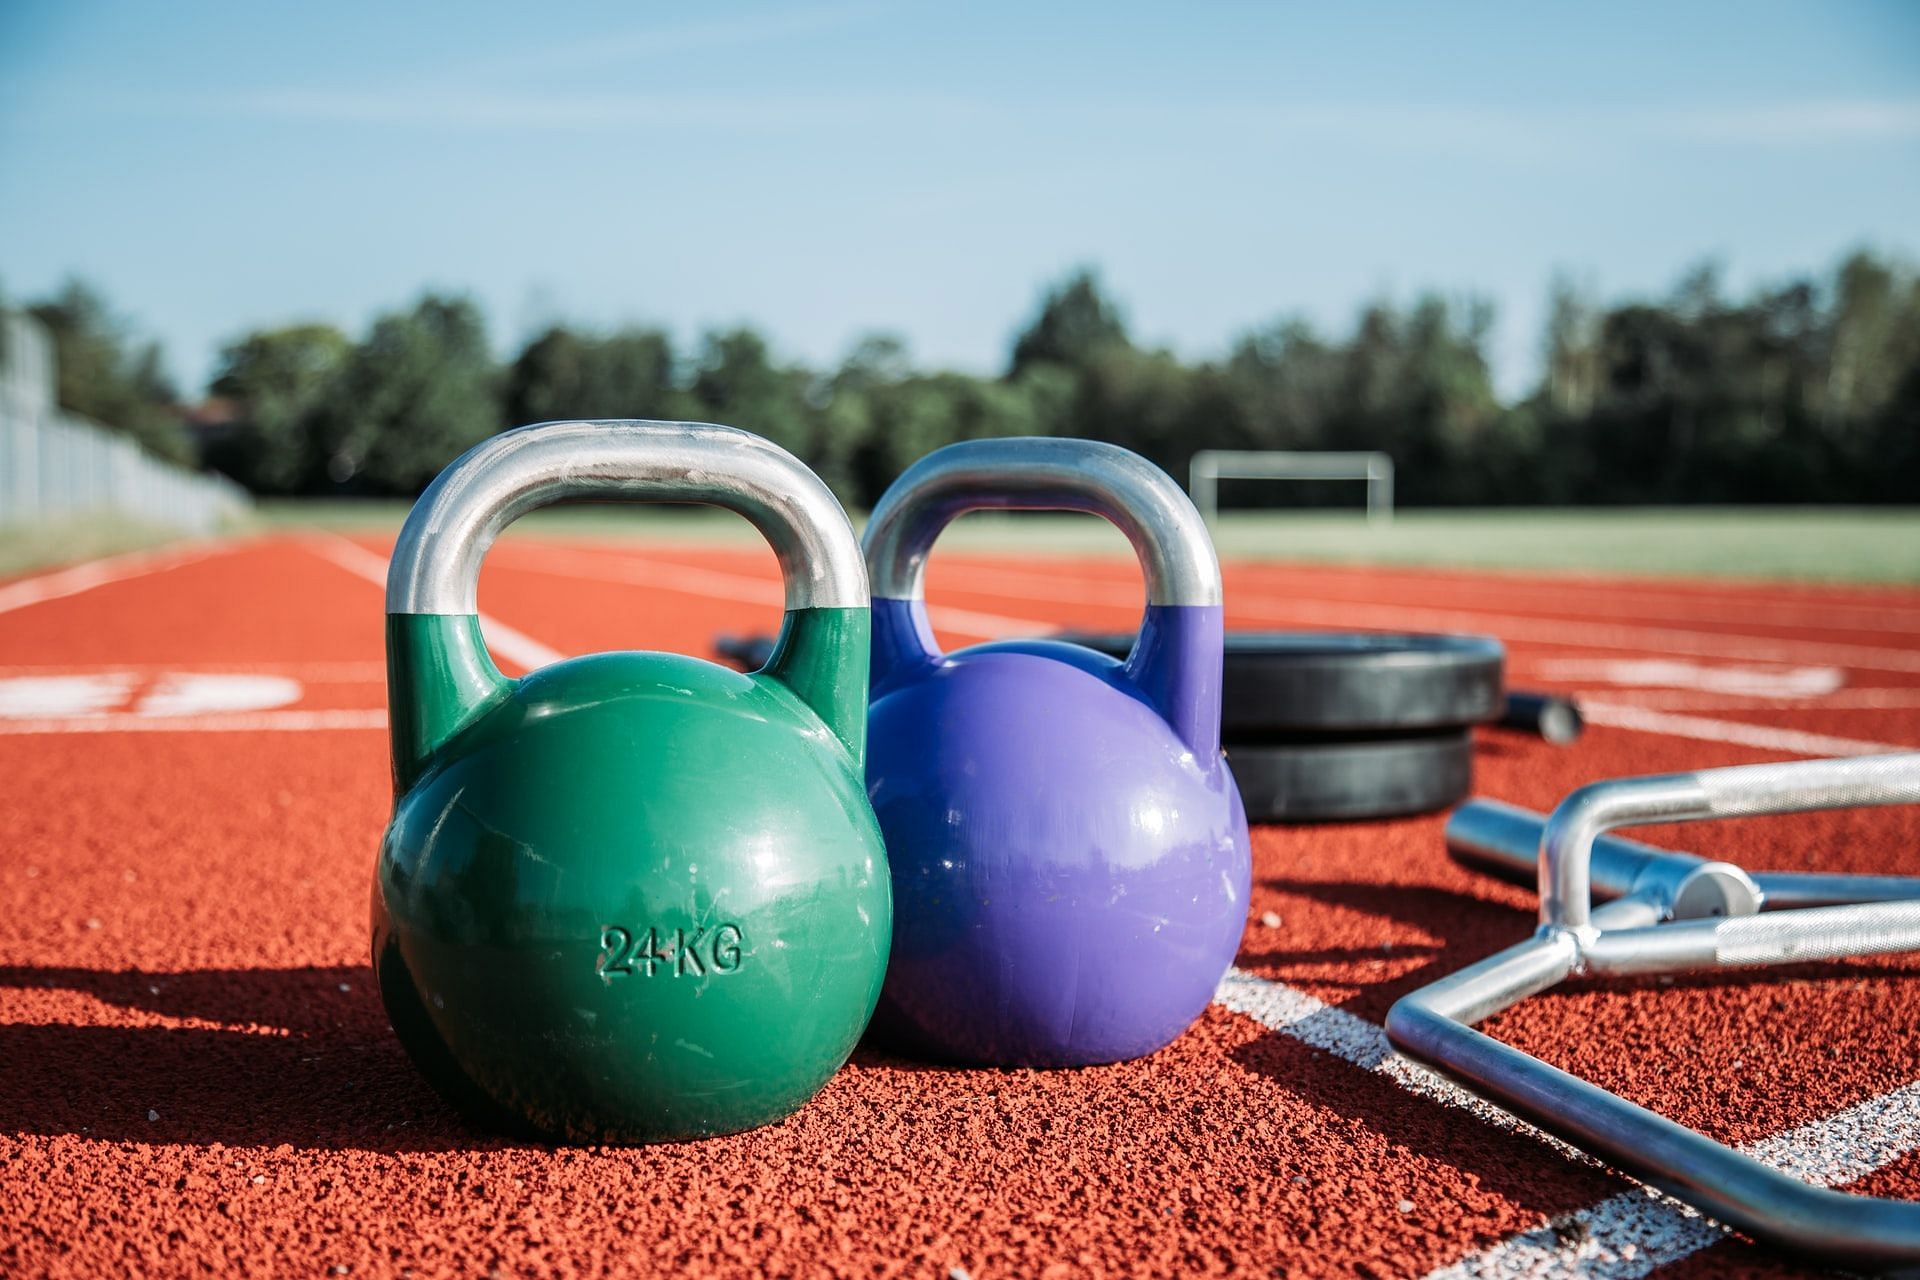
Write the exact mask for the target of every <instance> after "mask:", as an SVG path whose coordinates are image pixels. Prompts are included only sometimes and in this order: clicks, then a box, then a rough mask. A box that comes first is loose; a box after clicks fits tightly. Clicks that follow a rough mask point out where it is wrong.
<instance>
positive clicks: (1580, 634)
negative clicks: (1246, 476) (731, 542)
mask: <svg viewBox="0 0 1920 1280" xmlns="http://www.w3.org/2000/svg"><path fill="white" fill-rule="evenodd" d="M519 550H520V551H521V552H522V553H523V554H524V555H525V556H526V557H528V558H532V559H538V558H545V557H570V558H571V559H572V560H573V561H574V562H575V564H576V565H577V564H578V562H580V561H589V562H598V565H597V566H596V568H594V569H593V570H591V571H590V570H587V569H583V568H576V570H575V572H574V573H572V574H569V575H568V576H580V577H587V578H600V579H602V580H608V581H621V580H626V581H638V580H639V579H638V577H634V578H626V579H621V578H613V577H610V576H609V566H608V565H607V561H608V560H609V559H612V560H613V561H614V563H615V564H616V565H619V566H622V567H628V566H637V567H636V568H635V573H636V574H638V573H646V572H657V571H660V570H662V569H668V568H676V567H677V566H668V565H663V564H661V563H660V562H658V561H654V560H650V559H648V558H647V557H645V556H641V555H635V554H633V553H631V552H627V551H624V550H623V551H617V552H607V553H604V554H596V553H593V552H587V551H577V550H553V549H549V548H545V547H539V546H532V545H529V544H526V543H522V544H520V546H519ZM527 567H532V566H527ZM694 572H697V573H700V574H718V575H720V576H722V577H725V578H729V579H734V580H737V581H740V582H754V581H764V579H759V578H754V577H752V576H750V575H746V574H733V573H727V572H725V571H722V570H708V569H701V570H696V571H694ZM929 576H930V577H932V578H933V579H934V580H935V581H944V582H947V583H948V584H950V585H951V584H953V582H954V580H955V579H956V578H959V579H962V580H966V581H971V582H972V583H973V584H974V585H972V586H961V587H960V588H959V589H960V590H963V591H969V592H971V593H973V594H980V595H1002V596H1013V597H1015V598H1017V599H1027V600H1045V601H1049V602H1056V603H1059V602H1072V603H1081V604H1095V605H1103V606H1109V607H1112V608H1125V609H1130V610H1138V609H1140V608H1141V607H1142V605H1143V604H1144V602H1145V598H1146V597H1145V592H1144V589H1143V588H1141V587H1140V586H1138V585H1135V584H1129V585H1125V586H1121V585H1119V584H1108V583H1101V582H1094V581H1089V580H1087V579H1078V580H1075V579H1060V578H1055V577H1050V576H1047V575H1044V574H1039V573H1033V572H1029V571H1025V570H1020V569H989V568H986V567H983V566H972V565H946V566H944V567H942V568H941V569H940V570H939V571H938V573H936V574H931V575H929ZM688 581H691V579H688ZM1730 607H1731V606H1730ZM1228 612H1229V613H1231V614H1238V615H1241V616H1248V615H1251V616H1253V617H1255V618H1257V619H1258V620H1260V621H1262V622H1293V623H1313V624H1324V625H1330V626H1335V627H1354V626H1361V627H1373V628H1376V629H1381V630H1408V629H1423V630H1431V631H1454V630H1468V631H1486V630H1494V631H1497V632H1498V633H1499V634H1500V635H1501V636H1503V637H1506V638H1511V639H1515V640H1525V641H1527V642H1529V643H1532V644H1542V645H1549V646H1553V647H1557V648H1575V649H1589V650H1592V649H1626V650H1631V651H1638V652H1642V653H1658V654H1668V655H1676V656H1686V657H1709V658H1728V657H1739V658H1745V659H1748V660H1752V661H1760V662H1777V663H1790V664H1804V663H1824V664H1826V665H1838V666H1848V667H1853V668H1855V669H1859V670H1878V671H1897V672H1906V673H1920V649H1912V650H1909V649H1889V648H1883V647H1880V646H1875V645H1855V644H1847V643H1844V642H1839V641H1816V640H1792V639H1773V638H1770V637H1766V636H1752V635H1741V634H1739V633H1735V632H1718V631H1687V630H1683V629H1676V628H1671V627H1640V626H1629V625H1623V624H1620V623H1614V622H1600V621H1584V620H1579V619H1574V618H1561V619H1555V618H1540V617H1532V616H1527V615H1518V614H1500V613H1487V612H1482V611H1478V610H1467V609H1446V608H1441V607H1434V606H1424V605H1389V604H1378V603H1357V602H1353V601H1342V600H1327V599H1318V598H1314V597H1311V596H1286V597H1285V598H1283V599H1275V598H1274V597H1272V596H1270V595H1266V594H1265V593H1263V592H1259V591H1247V590H1244V589H1242V590H1235V591H1233V592H1232V593H1231V594H1230V597H1229V604H1228ZM987 616H993V615H987ZM1039 625H1045V626H1047V627H1053V628H1057V627H1059V626H1060V625H1061V624H1059V623H1045V624H1039ZM953 629H954V630H957V631H959V630H963V629H962V628H958V627H955V628H953ZM964 634H968V635H978V634H982V633H980V632H975V631H964ZM1002 634H1004V633H1002ZM992 638H998V637H997V636H995V637H992Z"/></svg>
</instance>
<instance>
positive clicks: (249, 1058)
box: [0, 966, 513, 1152]
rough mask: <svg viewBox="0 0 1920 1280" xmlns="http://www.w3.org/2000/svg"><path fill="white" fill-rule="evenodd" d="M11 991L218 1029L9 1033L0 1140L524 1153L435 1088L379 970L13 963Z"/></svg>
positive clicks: (48, 1028)
mask: <svg viewBox="0 0 1920 1280" xmlns="http://www.w3.org/2000/svg"><path fill="white" fill-rule="evenodd" d="M0 987H15V988H23V989H25V988H38V989H43V990H44V989H49V988H51V989H56V990H64V991H69V992H78V993H82V994H84V995H88V996H92V997H94V998H96V999H98V1000H101V1001H104V1002H106V1003H109V1004H114V1005H119V1006H121V1007H123V1008H127V1009H132V1010H137V1011H139V1012H142V1013H147V1014H156V1015H160V1016H163V1017H166V1018H170V1019H178V1020H187V1021H193V1022H205V1023H213V1024H218V1025H212V1026H190V1027H177V1026H145V1027H141V1026H132V1027H129V1026H88V1025H76V1024H71V1023H41V1024H26V1023H11V1024H6V1025H0V1133H32V1134H73V1135H78V1136H83V1137H87V1138H93V1139H99V1140H104V1141H112V1142H140V1143H153V1142H186V1143H199V1144H211V1143H223V1144H226V1145H229V1146H269V1147H271V1146H278V1145H280V1144H283V1143H285V1144H290V1145H292V1146H295V1147H303V1148H322V1149H328V1150H365V1151H380V1152H397V1151H419V1150H446V1149H456V1148H457V1149H460V1150H476V1149H484V1148H491V1147H497V1146H503V1145H513V1144H503V1143H501V1142H499V1141H498V1140H497V1139H495V1138H493V1137H491V1136H490V1135H487V1134H484V1133H481V1132H479V1131H477V1130H474V1129H472V1128H469V1127H468V1126H466V1125H465V1124H463V1123H462V1122H461V1120H460V1119H459V1117H458V1116H457V1115H456V1114H455V1113H454V1112H453V1111H452V1110H451V1109H449V1108H448V1107H447V1106H446V1105H445V1104H444V1103H442V1102H441V1101H440V1099H439V1098H438V1097H437V1096H436V1095H435V1094H434V1093H433V1091H432V1090H431V1089H430V1088H429V1087H428V1086H427V1084H426V1082H425V1081H424V1080H423V1079H422V1078H421V1077H420V1074H419V1073H418V1072H417V1071H415V1070H414V1068H413V1065H412V1063H410V1062H409V1061H408V1060H407V1057H406V1055H405V1053H404V1052H403V1051H402V1050H401V1048H400V1045H399V1042H398V1041H397V1040H396V1039H395V1038H394V1035H393V1032H392V1031H391V1029H389V1027H388V1026H387V1019H386V1014H385V1012H384V1011H383V1010H382V1009H381V1007H380V1000H379V996H378V995H377V993H376V992H375V989H374V983H373V974H372V971H371V970H370V969H367V968H363V967H357V966H356V967H336V968H301V969H207V970H197V971H190V972H182V973H156V974H148V973H139V972H133V971H120V972H115V971H106V970H93V969H73V968H54V967H47V968H39V967H33V966H11V967H0ZM343 988H344V989H343ZM149 1113H154V1114H156V1115H157V1117H158V1118H157V1119H149V1118H148V1116H149Z"/></svg>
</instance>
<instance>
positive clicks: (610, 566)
mask: <svg viewBox="0 0 1920 1280" xmlns="http://www.w3.org/2000/svg"><path fill="white" fill-rule="evenodd" d="M349 545H351V544H349ZM356 549H357V548H356ZM372 558H373V557H371V556H369V559H372ZM506 560H507V563H508V565H509V566H510V567H512V568H516V569H521V570H524V571H529V572H536V573H547V574H553V575H555V576H559V577H568V578H579V579H583V580H586V581H592V582H623V583H630V584H633V585H637V586H647V587H653V588H656V589H660V590H667V591H679V592H685V593H687V594H690V595H704V596H712V597H717V598H719V599H723V600H743V601H747V602H749V603H754V604H765V605H768V606H769V607H778V604H779V602H780V587H779V585H778V584H777V583H775V582H774V581H772V580H771V579H768V578H762V577H755V576H753V575H751V574H743V573H729V572H726V571H724V570H718V569H700V568H693V567H689V566H685V565H677V564H672V563H662V562H658V561H653V560H648V559H645V558H642V557H639V556H633V555H625V554H623V555H622V556H621V557H620V558H619V559H618V560H615V561H611V562H609V561H608V560H607V559H605V558H603V557H599V556H593V555H584V554H581V553H578V552H568V551H558V550H553V549H549V548H529V547H526V546H525V545H522V546H520V547H517V548H515V549H514V553H513V554H510V555H509V556H508V557H506ZM995 576H999V575H997V574H996V575H995ZM1016 576H1017V575H1016ZM1058 585H1059V586H1061V587H1063V588H1065V589H1067V590H1068V591H1071V590H1074V589H1075V588H1074V586H1073V584H1071V583H1061V584H1058ZM1088 585H1093V584H1088ZM928 612H929V616H930V617H931V619H932V621H933V623H934V625H935V626H938V627H941V628H943V629H945V630H948V631H952V632H955V633H957V634H960V635H967V636H978V637H984V638H987V639H998V638H1000V637H1002V636H1018V635H1036V634H1044V633H1045V632H1048V631H1052V630H1056V629H1057V625H1056V624H1054V623H1050V622H1041V621H1039V620H1037V619H1033V618H1012V617H1007V616H1005V615H1003V614H992V613H977V612H974V611H972V610H964V609H954V608H951V607H948V606H934V607H933V608H931V609H929V611H928ZM1915 656H1916V658H1920V654H1916V655H1915ZM1596 708H1597V710H1596ZM1581 712H1582V714H1585V715H1586V716H1587V719H1588V720H1590V721H1592V722H1593V723H1595V724H1606V725H1610V726H1612V727H1614V728H1622V729H1634V730H1637V731H1639V732H1642V733H1652V734H1659V735H1663V736H1666V737H1674V738H1687V739H1692V740H1694V741H1705V742H1727V743H1737V744H1739V745H1743V746H1752V747H1759V748H1761V749H1763V750H1768V751H1787V752H1792V753H1795V754H1798V755H1808V756H1834V755H1877V754H1881V753H1884V752H1888V751H1905V750H1909V748H1906V747H1901V746H1895V745H1891V744H1887V743H1875V742H1865V741H1861V740H1856V739H1852V738H1835V737H1829V736H1826V735H1824V734H1814V733H1800V732H1797V731H1795V730H1791V729H1775V728H1771V727H1769V726H1766V725H1750V724H1741V723H1739V722H1737V721H1731V720H1709V719H1705V718H1702V717H1699V716H1675V715H1666V714H1663V713H1661V712H1656V711H1648V710H1645V709H1643V708H1640V707H1634V706H1626V705H1621V704H1608V703H1605V702H1602V703H1599V704H1594V703H1582V704H1581Z"/></svg>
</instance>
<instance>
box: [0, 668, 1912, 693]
mask: <svg viewBox="0 0 1920 1280" xmlns="http://www.w3.org/2000/svg"><path fill="white" fill-rule="evenodd" d="M174 672H182V673H189V674H191V673H201V672H204V673H207V674H213V675H228V674H233V675H263V676H291V677H292V678H293V679H295V680H298V681H300V682H301V683H302V684H380V683H382V682H384V681H385V680H386V678H387V665H386V663H384V662H35V663H10V664H6V665H0V679H5V678H7V677H10V676H70V675H96V674H102V675H108V674H125V675H135V676H155V675H166V674H171V673H174ZM1916 692H1920V690H1916Z"/></svg>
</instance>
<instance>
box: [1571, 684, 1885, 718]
mask: <svg viewBox="0 0 1920 1280" xmlns="http://www.w3.org/2000/svg"><path fill="white" fill-rule="evenodd" d="M1573 696H1574V697H1575V698H1576V699H1580V700H1581V702H1582V705H1584V704H1585V699H1588V698H1598V699H1599V700H1600V701H1602V702H1614V703H1619V704H1622V705H1624V706H1634V707H1656V708H1659V709H1662V710H1666V711H1786V712H1789V713H1791V712H1797V711H1912V710H1915V709H1920V688H1905V689H1836V690H1834V691H1833V692H1832V693H1823V694H1821V695H1819V696H1818V697H1812V698H1800V697H1797V696H1796V697H1788V696H1786V695H1782V694H1758V693H1707V692H1696V691H1694V690H1690V689H1580V690H1577V691H1575V693H1574V694H1573Z"/></svg>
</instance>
